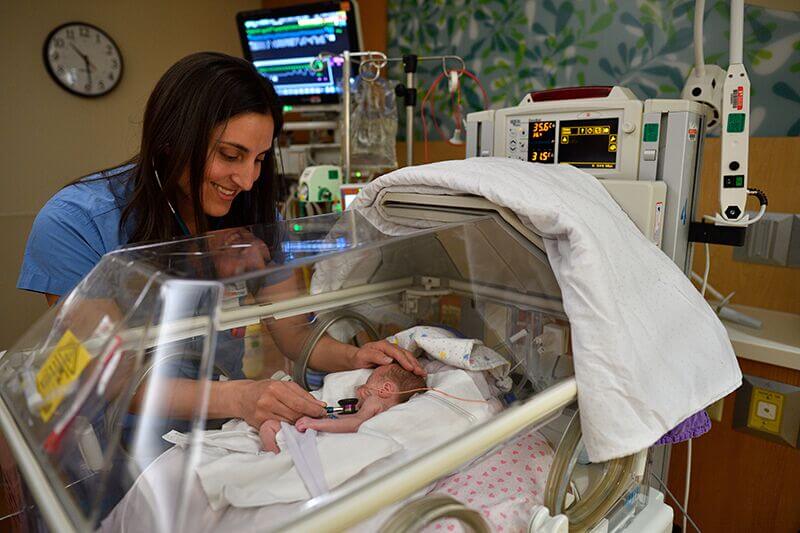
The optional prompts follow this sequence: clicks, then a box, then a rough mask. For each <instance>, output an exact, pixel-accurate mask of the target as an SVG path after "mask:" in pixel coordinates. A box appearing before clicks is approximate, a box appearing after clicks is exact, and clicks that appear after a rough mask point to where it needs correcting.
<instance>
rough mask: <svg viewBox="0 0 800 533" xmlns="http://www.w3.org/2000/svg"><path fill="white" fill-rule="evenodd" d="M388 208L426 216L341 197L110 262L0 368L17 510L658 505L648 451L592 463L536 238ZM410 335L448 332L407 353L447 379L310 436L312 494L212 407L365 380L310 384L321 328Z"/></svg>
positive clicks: (465, 208) (417, 513)
mask: <svg viewBox="0 0 800 533" xmlns="http://www.w3.org/2000/svg"><path fill="white" fill-rule="evenodd" d="M393 198H394V199H393V200H392V195H390V198H389V200H390V202H389V203H388V204H387V208H388V209H389V210H390V211H391V210H392V209H394V210H395V211H396V212H397V213H404V214H405V215H406V216H409V214H411V216H414V217H418V218H419V219H420V220H421V221H423V220H424V221H425V224H422V225H425V226H427V227H426V228H422V229H417V230H410V229H406V230H404V231H403V232H401V233H402V234H389V233H387V232H385V231H382V230H381V229H379V228H378V226H376V225H375V224H373V223H372V222H371V221H370V220H369V219H368V218H366V217H365V216H364V215H363V214H362V213H360V212H358V211H346V212H344V213H340V214H333V215H323V216H318V217H310V218H304V219H297V220H289V221H283V222H279V223H277V224H274V225H269V226H262V227H251V228H243V229H237V230H225V231H218V232H213V233H209V234H205V235H202V236H198V237H193V238H187V239H182V240H176V241H171V242H166V243H158V244H152V245H142V246H135V247H130V248H126V249H122V250H120V251H118V252H115V253H112V254H109V255H107V256H105V257H104V258H103V260H102V261H101V262H100V263H99V264H98V265H97V267H96V268H95V269H94V270H93V271H92V272H91V273H90V274H89V275H88V276H87V277H86V278H85V279H84V280H83V281H82V282H81V284H80V285H79V286H78V287H77V288H76V289H75V290H74V291H73V292H72V293H71V294H69V295H68V296H66V297H64V298H62V301H61V302H60V303H59V304H58V305H57V306H56V307H54V308H53V309H51V310H50V311H49V312H48V313H47V314H46V315H45V316H44V317H43V318H42V319H41V320H40V321H39V322H37V323H36V324H35V325H33V327H32V328H31V329H30V330H29V331H28V332H27V333H26V334H25V336H24V337H23V338H22V339H21V340H19V342H18V343H17V344H16V345H15V346H14V347H13V348H12V349H10V350H9V351H8V352H7V353H5V355H3V356H2V358H1V359H0V398H1V399H2V401H1V402H0V422H2V430H3V432H4V434H5V438H6V441H7V443H8V446H9V448H11V450H12V451H13V453H14V457H15V459H16V464H17V468H18V469H19V472H20V473H21V476H22V478H23V479H24V480H25V483H26V486H27V489H26V491H24V494H23V497H22V498H23V499H22V502H23V503H22V504H21V509H24V513H23V515H25V516H27V518H25V520H27V521H28V522H29V523H34V522H36V521H37V520H38V521H41V520H44V521H45V523H46V524H47V525H48V526H49V527H50V528H51V529H53V530H57V531H70V530H77V531H93V530H98V529H99V530H104V531H128V532H130V531H160V530H163V531H170V532H175V531H193V532H194V531H211V530H223V529H224V530H226V531H265V530H270V531H271V530H296V531H323V530H342V529H346V528H354V530H356V531H358V530H363V531H376V530H382V531H401V530H402V531H413V530H416V529H418V528H421V527H422V526H424V525H425V524H426V523H430V522H432V521H435V520H454V521H455V520H460V521H461V522H462V523H464V524H469V525H470V526H471V527H473V529H476V530H477V531H490V530H497V528H496V526H497V524H507V526H509V527H508V528H507V529H515V528H517V529H524V530H526V531H527V527H528V523H529V521H530V519H531V515H532V514H533V513H534V512H535V511H536V510H537V509H539V512H540V513H541V508H540V507H537V506H546V508H547V509H546V511H549V513H550V514H557V513H561V514H565V515H566V516H567V517H568V518H569V521H570V529H571V530H585V529H588V528H590V527H593V526H594V525H595V524H597V523H598V522H600V521H601V520H608V522H609V526H610V529H609V530H612V531H613V530H615V529H616V530H619V529H620V528H622V527H624V526H625V524H627V523H629V522H630V521H631V520H632V519H633V518H634V517H635V515H636V513H638V512H639V511H640V510H641V509H643V508H644V507H645V506H646V504H647V498H648V490H647V486H646V485H645V484H644V483H645V479H646V475H645V470H646V463H647V461H646V458H647V452H646V451H644V452H642V453H640V454H637V455H636V456H631V457H629V458H624V459H620V460H616V461H612V462H609V463H604V464H590V463H589V462H588V460H586V455H585V453H582V445H581V442H580V425H579V422H578V417H577V416H576V412H577V410H576V403H575V401H576V388H575V381H574V378H573V369H572V358H571V353H570V347H569V338H570V335H569V322H568V320H567V317H566V315H565V314H564V311H563V309H562V303H561V295H560V291H559V287H558V284H557V283H556V280H555V278H554V277H553V273H552V271H551V269H550V266H549V264H548V260H547V257H546V254H545V253H544V252H543V251H542V246H541V240H540V239H539V237H538V236H536V235H535V234H533V233H531V232H530V231H528V230H526V229H525V228H524V227H523V226H522V225H521V224H520V223H519V221H518V220H517V219H516V218H515V217H514V215H513V214H510V213H509V212H507V211H503V210H501V209H496V208H493V207H492V206H491V205H489V204H488V203H487V202H486V201H485V200H482V199H478V198H472V197H462V198H460V199H459V198H444V199H439V200H436V201H428V200H430V199H428V200H426V198H425V197H424V196H423V195H420V196H419V197H417V198H414V195H395V196H394V197H393ZM437 202H438V203H440V204H442V205H434V204H436V203H437ZM459 202H460V205H456V204H459ZM411 328H417V329H411ZM409 330H411V332H410V333H409ZM413 334H418V335H421V336H423V337H424V336H430V337H434V338H435V340H436V342H437V343H439V344H436V346H437V348H436V349H432V348H430V347H427V348H421V349H420V350H418V353H419V355H420V357H421V359H420V360H421V361H423V362H424V366H425V368H426V369H427V371H428V378H427V386H428V387H431V388H435V389H436V390H431V391H427V392H423V393H419V394H416V395H415V396H413V397H411V398H410V399H409V400H408V401H406V402H404V403H401V404H400V405H397V406H395V407H393V408H391V409H389V410H388V411H385V412H383V413H381V414H379V415H377V416H375V417H374V418H372V419H370V420H368V421H366V422H364V423H363V424H362V426H361V427H360V428H359V430H358V432H357V433H351V434H347V433H341V434H323V433H320V434H319V435H318V436H317V438H318V446H317V451H318V456H319V460H320V463H319V466H321V470H322V478H323V482H324V483H325V484H326V485H327V486H325V487H324V489H323V490H322V491H318V490H317V491H312V490H311V489H310V488H309V487H308V481H307V479H306V477H304V476H303V475H301V474H299V473H298V472H296V470H297V469H296V466H295V465H294V464H293V461H292V460H291V458H287V453H286V452H283V451H282V452H281V453H280V454H277V455H276V454H273V453H268V452H264V451H261V450H259V448H258V432H257V431H258V428H248V427H246V425H244V423H242V422H237V421H233V422H231V421H228V420H225V419H217V418H215V417H216V416H217V415H216V414H215V413H216V412H217V411H218V406H216V405H215V402H216V401H217V396H216V389H215V387H217V386H218V385H224V383H225V382H226V381H232V380H240V379H251V380H252V379H269V378H271V377H273V376H274V377H275V378H276V379H280V378H281V377H283V379H288V377H290V376H291V377H292V378H293V380H294V381H295V382H297V383H299V384H301V385H302V386H304V387H306V388H310V389H315V388H316V389H319V388H320V386H321V385H322V389H321V390H319V391H317V392H316V393H315V394H317V395H318V397H320V398H323V399H326V401H328V403H329V405H330V404H331V401H329V400H330V399H332V400H333V401H334V404H335V400H336V399H337V396H333V397H330V394H334V395H335V394H340V393H339V392H333V390H331V391H329V392H326V390H327V389H328V388H329V387H334V386H338V385H337V384H341V383H344V382H345V381H347V379H350V378H351V377H352V376H356V377H352V379H353V380H355V381H354V384H355V385H357V384H358V379H361V382H360V383H363V382H364V380H365V379H366V377H365V376H366V375H367V374H369V372H368V371H363V370H361V371H344V372H336V373H331V374H328V375H323V373H322V372H319V371H318V370H319V369H316V368H314V364H313V363H314V361H315V359H314V358H312V357H311V354H312V353H315V357H318V356H319V357H324V354H322V355H318V353H317V352H315V348H316V346H317V343H319V342H320V339H322V338H323V337H325V336H330V337H333V338H335V339H337V340H338V341H340V342H344V343H348V344H354V345H359V344H364V343H366V342H370V341H373V340H378V339H384V338H388V339H389V340H390V342H395V343H398V344H401V345H403V343H404V342H406V343H407V342H409V339H411V338H413V337H410V335H413ZM473 341H474V342H473ZM422 344H423V343H420V346H421V345H422ZM426 346H427V345H426ZM453 350H462V351H464V354H463V358H462V359H463V360H462V361H461V362H460V363H454V362H453V360H452V359H448V358H446V357H444V355H445V354H446V355H447V357H450V356H452V351H453ZM443 359H445V360H443ZM278 371H280V372H278ZM276 372H278V373H277V374H276ZM358 376H361V377H358ZM350 390H351V391H352V386H351V389H350ZM326 394H327V395H328V396H326ZM350 395H352V392H351V393H350ZM187 398H188V400H187ZM343 416H346V415H343ZM234 426H235V428H234ZM221 428H222V429H221ZM232 428H233V429H232ZM237 431H238V433H237ZM165 436H166V438H165ZM237 436H238V437H237ZM236 438H240V439H241V442H239V441H236ZM226 439H227V440H226ZM237 442H238V444H237ZM279 442H281V441H280V439H279ZM319 466H318V468H317V475H319V474H320V472H319ZM498 479H499V480H500V481H498ZM490 485H491V488H490ZM25 495H27V499H25ZM31 495H32V498H31ZM545 514H547V512H545ZM501 515H502V516H501ZM448 517H449V518H448Z"/></svg>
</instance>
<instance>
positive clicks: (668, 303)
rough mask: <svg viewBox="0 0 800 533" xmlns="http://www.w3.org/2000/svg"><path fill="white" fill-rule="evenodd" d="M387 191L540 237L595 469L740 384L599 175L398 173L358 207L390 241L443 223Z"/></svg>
mask: <svg viewBox="0 0 800 533" xmlns="http://www.w3.org/2000/svg"><path fill="white" fill-rule="evenodd" d="M390 192H408V193H423V194H439V195H458V194H472V195H477V196H482V197H484V198H486V199H487V200H489V201H490V202H493V203H494V204H496V205H498V206H503V207H507V208H509V209H511V210H512V211H513V212H514V213H516V214H517V216H518V217H519V219H520V221H521V222H522V223H523V224H525V225H526V226H528V227H529V228H531V229H532V230H533V231H535V232H537V233H538V234H540V235H541V236H542V237H543V238H544V244H545V248H546V251H547V256H548V260H549V262H550V265H551V267H552V269H553V273H554V275H555V277H556V279H557V281H558V284H559V286H560V288H561V293H562V297H563V306H564V311H565V313H566V314H567V316H568V317H569V320H570V323H571V333H572V347H573V355H574V364H575V378H576V380H577V384H578V398H579V403H580V408H581V423H582V428H583V437H584V442H585V443H586V447H587V450H588V453H589V457H590V459H591V460H592V461H595V462H599V461H605V460H608V459H612V458H615V457H621V456H625V455H629V454H631V453H634V452H637V451H639V450H641V449H642V448H646V447H648V446H650V445H651V444H653V443H654V442H655V441H656V440H658V438H659V437H661V435H663V434H664V433H666V432H667V431H669V430H670V429H672V428H673V427H675V426H676V425H677V424H678V423H680V422H681V421H683V420H685V419H686V418H687V417H689V416H690V415H692V414H694V413H696V412H697V411H699V410H700V409H702V408H704V407H706V406H708V405H709V404H711V403H713V402H715V401H716V400H718V399H720V398H722V397H724V396H726V395H727V394H729V393H730V392H732V391H733V390H735V389H736V388H737V387H738V386H739V385H740V384H741V377H742V375H741V372H740V370H739V367H738V364H737V362H736V357H735V355H734V352H733V348H732V347H731V343H730V340H729V339H728V335H727V333H726V331H725V328H724V327H723V326H722V324H721V323H720V321H719V319H718V318H717V316H716V315H715V314H714V312H713V311H712V309H711V308H710V307H709V306H708V304H707V303H706V302H705V300H704V299H703V298H702V297H701V296H700V294H699V293H698V291H697V290H696V289H695V288H694V286H693V285H692V284H691V282H690V281H689V280H688V279H687V277H686V276H685V275H684V274H683V272H681V271H680V270H679V269H678V267H677V266H676V265H675V264H674V263H673V262H672V261H671V260H670V259H669V258H668V257H667V256H666V255H665V254H664V253H662V252H661V250H659V249H658V248H657V247H655V246H654V245H653V244H652V243H651V242H650V241H649V240H647V238H645V237H644V236H643V235H642V234H641V232H640V231H639V230H638V229H637V228H636V226H635V225H634V224H633V222H631V220H630V218H629V217H628V216H627V215H626V214H625V213H624V212H623V211H622V209H620V207H619V205H617V203H616V202H615V201H614V200H613V199H612V198H611V196H610V195H609V194H608V192H607V191H606V190H605V188H604V187H603V186H602V185H601V184H600V183H599V181H598V180H597V179H596V178H595V177H594V176H591V175H590V174H587V173H586V172H583V171H581V170H579V169H576V168H574V167H572V166H569V165H541V164H535V163H526V162H522V161H516V160H512V159H505V158H471V159H467V160H460V161H445V162H442V163H435V164H431V165H422V166H416V167H406V168H402V169H400V170H397V171H394V172H390V173H389V174H386V175H384V176H381V177H380V178H378V179H376V180H375V181H373V182H371V183H370V184H368V185H367V186H366V187H364V189H362V191H361V193H360V194H359V196H358V198H357V199H356V200H355V201H354V203H353V207H352V209H358V210H359V211H360V212H361V213H362V214H363V215H364V217H365V218H366V219H367V220H369V221H370V222H372V223H373V224H374V225H375V226H376V227H377V228H378V229H380V230H381V231H382V232H384V233H386V234H389V235H406V234H409V233H412V232H414V231H416V230H418V229H420V228H429V227H434V226H437V225H439V224H440V223H437V222H431V221H427V220H421V219H416V218H410V217H398V216H392V215H389V214H388V213H387V212H385V211H384V209H383V207H382V205H381V199H382V197H383V196H384V195H386V194H388V193H390ZM373 255H374V254H373ZM370 260H372V261H373V262H375V261H379V260H380V256H379V255H378V256H376V257H370V256H369V254H368V253H367V252H360V251H357V252H355V253H351V254H344V255H343V256H337V257H336V258H335V260H331V261H330V262H329V263H326V262H321V263H320V264H318V265H317V269H316V271H315V272H314V277H313V279H312V290H313V291H314V292H315V293H316V292H320V291H323V290H333V289H336V288H339V287H340V286H342V284H345V285H346V284H347V283H348V282H349V277H350V276H352V273H353V272H355V273H357V272H358V270H363V269H365V268H366V267H367V266H369V261H370Z"/></svg>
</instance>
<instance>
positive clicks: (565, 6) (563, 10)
mask: <svg viewBox="0 0 800 533" xmlns="http://www.w3.org/2000/svg"><path fill="white" fill-rule="evenodd" d="M574 11H575V6H573V5H572V2H563V3H562V4H561V5H560V6H559V8H558V14H557V15H556V33H561V32H562V31H563V30H564V28H566V27H567V23H568V22H569V19H570V17H572V13H573V12H574Z"/></svg>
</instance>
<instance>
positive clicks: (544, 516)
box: [528, 505, 569, 533]
mask: <svg viewBox="0 0 800 533" xmlns="http://www.w3.org/2000/svg"><path fill="white" fill-rule="evenodd" d="M568 531H569V520H568V519H567V517H566V516H564V515H563V514H558V515H556V516H550V511H549V510H548V509H547V507H545V506H544V505H535V506H534V507H533V515H531V520H530V522H528V533H568Z"/></svg>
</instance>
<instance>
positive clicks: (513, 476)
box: [423, 431, 553, 533]
mask: <svg viewBox="0 0 800 533" xmlns="http://www.w3.org/2000/svg"><path fill="white" fill-rule="evenodd" d="M552 462H553V450H552V448H550V445H549V444H548V443H547V441H545V439H544V438H543V437H542V436H541V434H539V433H538V432H537V431H531V432H529V433H527V434H525V435H522V436H520V437H517V438H516V439H514V440H512V441H511V442H510V443H508V444H506V445H505V446H504V447H503V448H501V449H499V450H497V451H495V452H494V453H492V454H491V455H490V456H488V457H486V458H485V459H483V460H482V461H480V462H478V463H476V464H474V465H472V466H470V467H469V468H467V469H466V470H464V471H462V472H459V473H457V474H453V475H451V476H449V477H447V478H445V479H442V480H440V481H439V482H438V483H437V484H436V486H435V487H434V489H433V491H432V492H431V493H432V494H434V493H436V494H444V495H448V496H451V497H453V498H455V499H456V500H458V501H460V502H461V503H463V504H464V505H466V506H467V507H470V508H472V509H475V510H477V511H479V512H480V513H481V514H482V515H483V518H484V519H485V520H486V522H487V523H488V524H489V526H490V527H491V529H492V531H495V532H500V533H508V532H526V531H528V521H529V520H530V517H531V509H532V508H533V506H534V505H542V504H544V489H545V485H546V483H547V474H548V472H549V471H550V465H551V464H552ZM423 531H424V532H425V533H445V532H446V533H450V532H452V533H462V532H465V531H466V529H465V528H464V527H463V526H462V525H461V523H460V522H458V521H457V520H454V519H450V518H447V519H441V520H438V521H436V522H434V523H432V524H430V525H428V526H427V527H426V528H425V529H424V530H423Z"/></svg>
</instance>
